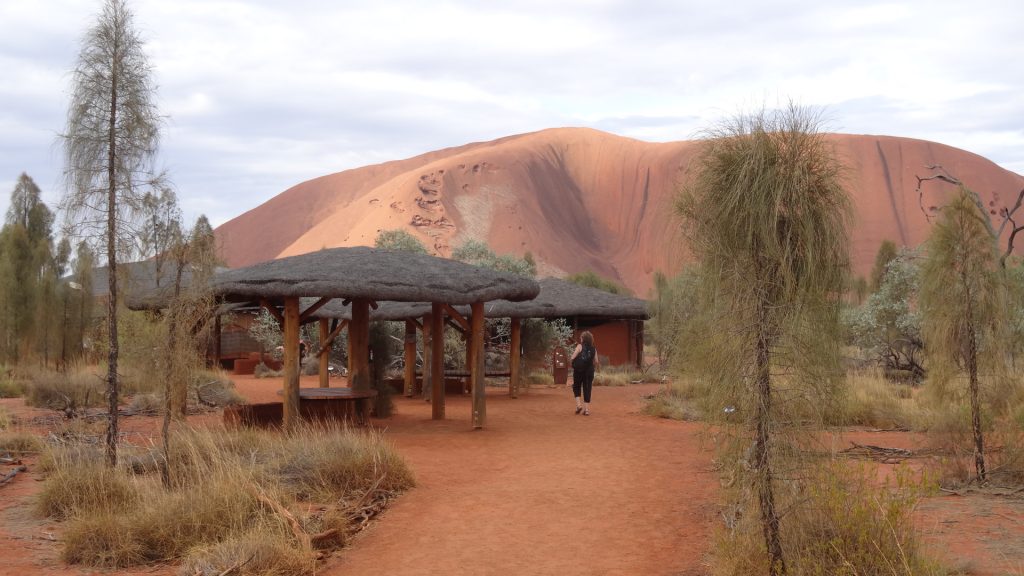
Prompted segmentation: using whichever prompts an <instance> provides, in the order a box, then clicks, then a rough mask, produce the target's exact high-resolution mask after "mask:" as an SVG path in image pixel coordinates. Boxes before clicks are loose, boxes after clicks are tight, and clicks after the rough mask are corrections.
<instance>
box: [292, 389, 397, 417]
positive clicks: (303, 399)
mask: <svg viewBox="0 0 1024 576" xmlns="http://www.w3.org/2000/svg"><path fill="white" fill-rule="evenodd" d="M277 393H278V394H281V395H283V394H284V392H283V391H281V390H278V392H277ZM376 397H377V391H376V390H359V391H356V390H352V389H351V388H299V414H301V415H302V417H303V418H306V419H309V420H322V421H326V422H338V421H342V420H347V421H349V422H351V423H353V424H356V425H358V426H365V425H366V424H367V423H369V421H370V418H369V416H370V402H369V401H370V400H371V399H373V398H376Z"/></svg>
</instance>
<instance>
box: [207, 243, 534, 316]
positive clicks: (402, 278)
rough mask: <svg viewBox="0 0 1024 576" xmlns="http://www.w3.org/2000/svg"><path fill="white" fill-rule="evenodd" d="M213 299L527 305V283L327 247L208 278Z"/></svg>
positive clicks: (388, 253)
mask: <svg viewBox="0 0 1024 576" xmlns="http://www.w3.org/2000/svg"><path fill="white" fill-rule="evenodd" d="M212 288H213V290H214V292H215V293H216V294H219V295H222V296H224V297H225V298H226V299H228V300H232V301H244V300H256V299H260V298H286V297H292V296H300V297H301V296H316V297H327V298H346V299H356V298H367V299H371V300H376V301H381V300H395V301H400V302H445V303H447V304H472V303H474V302H486V301H489V300H496V299H505V300H511V301H522V300H529V299H531V298H533V297H535V296H536V295H537V293H538V292H539V291H540V287H539V286H538V285H537V282H535V281H533V280H532V279H530V278H524V277H522V276H518V275H516V274H511V273H507V272H496V271H494V270H488V269H486V268H480V267H478V266H473V265H470V264H466V263H464V262H458V261H456V260H449V259H446V258H437V257H435V256H429V255H426V254H416V253H412V252H403V251H397V250H383V249H378V248H367V247H363V246H358V247H354V248H331V249H325V250H320V251H318V252H311V253H309V254H303V255H301V256H290V257H287V258H280V259H278V260H271V261H269V262H263V263H260V264H255V265H253V266H248V267H246V268H239V269H236V270H229V271H227V272H222V273H220V274H217V275H216V276H214V278H213V281H212Z"/></svg>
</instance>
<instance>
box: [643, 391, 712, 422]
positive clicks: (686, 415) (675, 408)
mask: <svg viewBox="0 0 1024 576" xmlns="http://www.w3.org/2000/svg"><path fill="white" fill-rule="evenodd" d="M644 413H645V414H649V415H651V416H655V417H657V418H667V419H669V420H686V421H696V420H700V419H701V414H700V411H699V410H697V408H696V407H695V406H694V405H693V403H692V402H690V401H688V400H685V399H683V398H680V397H678V396H673V395H671V394H667V393H664V392H662V393H659V394H655V395H654V396H653V397H651V398H650V400H648V402H647V405H645V406H644Z"/></svg>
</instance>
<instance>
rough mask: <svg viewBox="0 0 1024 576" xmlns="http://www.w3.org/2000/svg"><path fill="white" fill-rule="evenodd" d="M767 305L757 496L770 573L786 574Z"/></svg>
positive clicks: (762, 323) (761, 331) (760, 356)
mask: <svg viewBox="0 0 1024 576" xmlns="http://www.w3.org/2000/svg"><path fill="white" fill-rule="evenodd" d="M766 306H767V305H766V304H764V303H759V306H758V325H757V327H756V330H757V351H756V352H757V359H756V370H757V382H756V385H757V408H756V412H755V418H756V422H755V427H756V435H755V439H754V471H755V473H756V475H757V476H756V479H755V482H756V484H757V498H758V501H759V503H760V505H761V529H762V531H763V532H764V543H765V549H766V550H767V552H768V561H769V562H770V565H769V567H768V574H769V575H770V576H779V575H780V574H785V573H786V562H785V559H784V558H783V556H782V542H781V536H780V530H779V514H778V511H777V510H776V509H775V491H774V488H773V487H772V463H771V444H770V443H771V407H772V381H771V359H770V350H771V339H770V337H769V336H768V334H767V330H768V328H767V326H766V322H767V320H766V318H765V316H766V310H765V308H766Z"/></svg>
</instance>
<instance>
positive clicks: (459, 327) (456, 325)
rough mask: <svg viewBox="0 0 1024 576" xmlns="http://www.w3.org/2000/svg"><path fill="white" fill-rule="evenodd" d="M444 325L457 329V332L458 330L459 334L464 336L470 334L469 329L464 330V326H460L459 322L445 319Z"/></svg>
mask: <svg viewBox="0 0 1024 576" xmlns="http://www.w3.org/2000/svg"><path fill="white" fill-rule="evenodd" d="M444 323H445V324H446V325H448V326H451V327H452V328H455V329H456V330H458V331H459V334H462V335H463V336H465V335H466V334H468V333H469V329H468V328H463V327H462V326H460V325H459V324H458V323H457V322H455V321H454V320H452V319H451V318H448V317H445V319H444Z"/></svg>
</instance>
